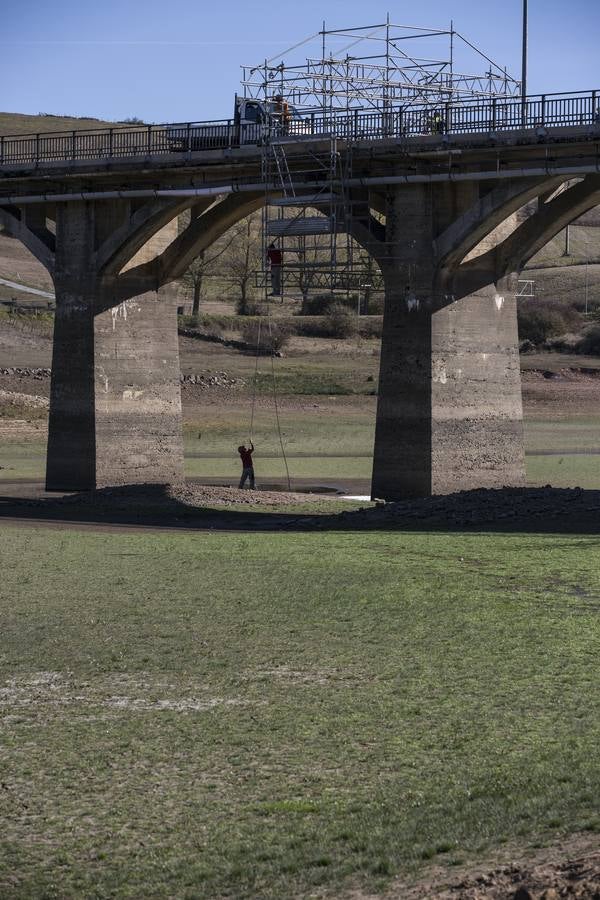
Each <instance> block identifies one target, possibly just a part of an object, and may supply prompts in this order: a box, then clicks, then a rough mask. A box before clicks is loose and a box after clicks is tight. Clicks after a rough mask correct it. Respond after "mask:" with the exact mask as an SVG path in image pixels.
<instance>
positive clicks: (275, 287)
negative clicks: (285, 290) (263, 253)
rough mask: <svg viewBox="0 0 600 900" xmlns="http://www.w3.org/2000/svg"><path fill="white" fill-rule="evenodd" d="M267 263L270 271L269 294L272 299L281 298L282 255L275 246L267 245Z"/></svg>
mask: <svg viewBox="0 0 600 900" xmlns="http://www.w3.org/2000/svg"><path fill="white" fill-rule="evenodd" d="M267 263H268V265H269V268H270V270H271V293H272V295H273V297H281V271H282V268H283V253H282V252H281V250H280V249H279V248H278V247H276V246H275V244H269V247H268V249H267Z"/></svg>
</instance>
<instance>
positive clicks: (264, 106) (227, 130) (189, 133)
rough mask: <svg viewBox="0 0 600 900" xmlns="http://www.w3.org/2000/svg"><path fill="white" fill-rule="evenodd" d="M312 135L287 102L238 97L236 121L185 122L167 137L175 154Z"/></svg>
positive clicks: (174, 127)
mask: <svg viewBox="0 0 600 900" xmlns="http://www.w3.org/2000/svg"><path fill="white" fill-rule="evenodd" d="M267 128H269V129H270V134H271V135H273V134H275V135H281V136H283V135H286V134H288V133H293V134H306V133H309V128H310V126H309V123H308V122H307V121H306V120H303V119H300V118H298V117H297V113H296V110H295V109H293V107H291V106H290V105H288V104H287V103H286V102H285V101H284V100H282V99H278V98H276V97H273V99H272V100H253V99H250V98H247V97H238V96H237V94H236V98H235V107H234V115H233V119H229V120H228V121H226V122H224V121H220V122H186V123H185V124H183V125H169V126H168V128H167V129H166V137H167V141H168V143H169V147H170V149H171V150H174V151H179V152H181V151H184V152H185V151H188V150H192V151H193V150H211V149H219V148H226V147H242V146H245V145H247V144H254V145H256V144H260V143H261V142H262V141H263V139H264V137H265V134H266V131H267Z"/></svg>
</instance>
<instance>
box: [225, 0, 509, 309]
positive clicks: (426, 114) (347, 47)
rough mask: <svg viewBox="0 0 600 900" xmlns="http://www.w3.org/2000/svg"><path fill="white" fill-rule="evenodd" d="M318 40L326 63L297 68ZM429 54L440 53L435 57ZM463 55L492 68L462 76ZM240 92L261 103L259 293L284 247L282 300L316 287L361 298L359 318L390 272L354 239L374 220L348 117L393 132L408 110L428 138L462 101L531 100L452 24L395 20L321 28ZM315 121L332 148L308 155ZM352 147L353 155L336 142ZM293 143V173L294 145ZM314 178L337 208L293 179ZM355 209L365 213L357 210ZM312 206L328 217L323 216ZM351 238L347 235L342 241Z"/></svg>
mask: <svg viewBox="0 0 600 900" xmlns="http://www.w3.org/2000/svg"><path fill="white" fill-rule="evenodd" d="M315 42H318V43H319V45H320V56H319V57H318V58H317V57H314V56H308V57H306V58H305V59H304V60H303V61H298V60H297V58H296V57H297V53H298V51H300V50H301V49H302V48H306V45H307V44H310V43H313V44H314V43H315ZM340 45H342V46H340ZM429 47H433V49H432V50H429V49H428V48H429ZM459 47H460V48H461V49H460V53H458V52H457V51H458V49H459ZM419 48H424V49H423V50H421V49H419ZM438 49H439V52H438ZM429 52H431V53H435V54H436V55H435V56H431V55H426V53H429ZM461 55H462V56H470V57H473V58H474V59H475V60H477V61H478V63H480V62H481V61H484V62H485V64H486V66H487V71H485V72H483V73H480V74H469V73H468V72H464V71H462V72H461V71H459V70H458V68H457V61H458V57H459V56H461ZM462 56H461V62H462ZM288 59H290V60H291V61H290V62H286V61H285V60H288ZM241 85H242V91H243V97H244V99H249V100H254V101H259V102H261V103H262V104H263V122H262V137H261V146H262V174H263V178H264V183H265V185H269V186H270V187H267V188H266V193H265V206H264V213H263V217H262V223H263V228H262V232H263V260H264V261H263V268H262V271H261V272H259V273H257V286H259V287H262V288H263V289H264V298H265V300H266V301H267V302H268V301H269V299H270V294H269V281H270V279H269V274H268V264H267V249H268V245H269V243H271V242H272V241H276V242H277V244H278V246H279V249H280V250H281V251H282V252H283V255H284V265H283V269H282V271H281V276H282V278H281V282H282V283H281V291H282V298H283V295H284V294H285V292H286V290H290V291H295V292H296V293H297V294H298V293H300V294H301V295H302V298H303V299H304V298H305V297H306V296H307V294H308V293H309V292H310V291H312V290H320V291H324V290H326V291H327V292H328V293H329V295H330V296H339V295H340V294H342V295H343V294H345V296H346V300H347V301H348V300H349V299H350V296H351V293H354V292H356V293H357V296H358V302H357V310H358V311H359V312H360V308H361V293H365V294H366V293H367V292H370V291H371V290H378V289H379V287H380V284H381V277H380V276H377V274H376V273H374V272H373V268H374V265H373V262H372V261H371V260H369V261H368V262H367V263H365V259H364V255H363V253H362V252H361V251H359V249H358V245H357V244H356V242H355V241H354V239H353V238H352V219H353V217H355V216H357V215H358V216H359V217H360V219H361V220H362V221H363V222H368V223H370V222H371V217H370V210H369V205H368V200H367V201H364V200H361V201H357V200H356V198H355V197H354V196H352V194H351V192H350V190H349V189H348V187H347V184H346V183H347V181H348V179H349V178H351V177H352V164H353V163H352V161H353V140H355V139H356V137H354V138H352V136H351V133H350V136H349V132H348V128H347V123H348V122H349V121H350V119H349V114H350V113H352V116H353V117H354V116H356V115H358V114H360V112H361V111H362V112H367V113H376V114H379V115H380V116H381V121H382V123H383V125H384V128H385V127H386V123H388V122H392V120H393V117H394V115H397V114H400V116H402V115H403V114H404V112H405V111H409V110H410V111H411V112H410V113H409V115H412V116H413V117H414V116H417V117H418V119H419V121H420V122H421V123H422V128H423V130H424V132H430V133H432V132H433V133H435V132H437V133H443V131H444V122H446V121H447V119H448V108H449V107H451V106H453V105H454V104H459V103H464V102H465V101H473V100H474V101H480V102H481V103H488V104H489V103H490V102H495V100H497V99H507V98H509V99H510V98H515V97H519V96H520V93H521V84H520V82H519V81H517V80H516V79H515V78H513V77H512V76H511V75H509V73H508V71H507V69H506V68H503V67H501V66H500V65H498V64H497V63H495V62H494V61H493V60H492V59H491V58H490V57H489V56H487V55H486V54H485V53H484V52H483V51H482V50H480V49H479V48H478V47H477V46H476V45H475V44H473V43H472V42H471V41H469V40H468V39H467V38H466V37H465V36H464V35H462V34H461V33H460V32H458V31H457V30H456V29H455V28H454V23H453V22H451V23H450V27H449V28H444V29H440V28H424V27H421V26H412V25H396V24H393V23H392V22H391V21H390V16H389V14H388V15H387V17H386V21H385V22H383V23H379V24H375V25H360V26H358V27H351V28H341V29H340V28H336V29H327V27H326V23H325V22H323V27H322V29H321V30H320V31H319V32H317V33H316V34H313V35H310V36H309V37H308V38H306V39H305V40H303V41H301V42H300V43H298V44H295V45H294V46H293V47H290V48H289V50H287V51H285V52H284V53H283V54H278V55H277V57H273V58H271V59H265V61H264V62H263V63H261V64H260V65H256V66H242V82H241ZM315 116H319V117H322V120H323V122H324V123H325V124H326V126H327V127H326V128H325V129H324V130H323V132H322V137H323V144H324V145H325V144H327V143H329V148H328V149H326V148H325V147H323V149H322V150H321V151H319V152H316V151H314V150H309V149H308V147H306V149H305V150H302V149H299V148H302V140H303V138H304V137H305V130H306V124H305V123H303V118H305V121H306V122H308V121H309V120H310V119H312V120H314V118H315ZM310 131H311V133H312V129H310ZM342 143H343V154H342V153H341V152H340V150H339V147H338V144H342ZM292 147H293V148H294V157H293V165H292V166H291V167H290V165H288V159H287V153H286V149H287V150H288V151H289V150H290V149H291V148H292ZM303 154H304V158H302V155H303ZM319 154H320V155H319ZM290 158H291V157H290ZM315 172H318V173H319V177H316V176H315ZM312 180H314V181H315V182H318V183H320V185H321V187H320V188H319V190H318V191H317V193H319V191H321V192H323V193H325V194H327V195H328V197H329V200H328V204H327V203H325V204H324V203H319V202H315V203H314V204H312V205H311V203H310V202H309V201H310V198H307V197H298V196H296V190H295V184H294V183H295V182H296V183H298V184H299V183H300V182H302V183H307V182H308V183H310V182H311V181H312ZM357 202H358V203H359V205H360V206H361V207H362V206H365V205H366V209H362V208H361V209H360V210H359V211H357ZM288 208H290V209H294V208H296V210H297V212H296V213H295V214H293V215H292V217H291V218H286V209H288ZM273 209H276V210H277V218H276V219H273V218H272V214H273V213H272V211H273ZM313 209H316V210H317V212H319V213H320V214H321V216H322V218H321V219H320V220H319V221H317V217H316V216H315V213H314V212H313ZM369 227H370V226H369ZM341 235H345V240H343V241H341V240H340V236H341ZM365 299H366V298H365Z"/></svg>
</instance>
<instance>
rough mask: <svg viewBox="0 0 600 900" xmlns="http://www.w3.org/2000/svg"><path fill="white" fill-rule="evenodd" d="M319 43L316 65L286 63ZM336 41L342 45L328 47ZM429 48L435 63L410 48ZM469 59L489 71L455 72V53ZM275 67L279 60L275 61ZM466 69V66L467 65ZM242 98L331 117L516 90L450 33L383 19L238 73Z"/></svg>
mask: <svg viewBox="0 0 600 900" xmlns="http://www.w3.org/2000/svg"><path fill="white" fill-rule="evenodd" d="M317 40H318V41H319V42H320V49H321V55H320V58H316V57H310V56H309V57H307V58H305V59H304V60H302V61H295V60H294V59H292V61H291V62H290V63H288V62H286V61H285V60H286V59H288V58H289V57H290V54H294V53H295V52H296V51H297V50H299V49H300V48H301V47H303V46H305V45H306V44H310V43H314V42H315V41H317ZM340 42H343V43H344V46H341V47H340V46H333V45H336V44H338V43H340ZM423 42H430V43H431V42H433V44H434V47H435V48H437V47H438V46H439V48H440V53H439V55H438V56H436V57H430V56H424V55H418V54H419V51H418V50H417V52H412V48H413V47H417V48H418V47H420V46H423ZM459 47H460V48H461V49H462V50H463V51H466V52H467V55H468V56H469V57H472V58H473V59H474V60H476V61H477V63H478V64H480V63H481V62H484V63H485V64H486V65H487V67H488V68H487V71H485V72H481V73H479V74H472V73H469V72H460V71H458V70H457V67H456V62H457V49H458V48H459ZM277 60H279V61H277ZM469 62H470V59H469ZM241 84H242V89H243V96H244V97H245V98H247V99H254V100H263V101H268V99H269V98H270V97H273V96H280V97H282V98H283V100H284V101H285V102H286V103H287V104H288V105H289V106H290V107H291V109H292V111H293V113H294V112H295V113H297V114H299V115H303V114H308V113H321V114H323V115H327V114H332V113H335V112H336V111H340V112H341V111H350V110H366V111H368V110H377V111H382V112H389V111H391V110H393V109H396V108H398V107H402V108H404V107H406V106H413V105H417V104H418V105H421V104H424V105H435V106H439V105H440V104H447V103H455V102H464V101H465V100H474V99H480V100H488V101H489V100H493V99H494V98H504V99H506V98H511V97H518V96H520V94H521V83H520V82H519V81H518V80H517V79H515V78H513V77H512V76H511V75H509V73H508V71H507V69H506V68H505V67H502V66H500V65H499V64H498V63H496V62H494V60H492V59H491V58H490V57H489V56H488V55H487V54H485V53H484V52H483V51H482V50H481V49H480V48H478V47H477V46H476V45H475V44H474V43H473V42H472V41H470V40H468V38H466V37H465V36H464V35H463V34H461V33H460V32H459V31H457V30H456V29H455V28H454V23H453V22H451V23H450V27H449V28H445V29H439V28H423V27H421V26H414V25H396V24H394V23H392V22H391V21H390V17H389V14H388V16H387V19H386V21H385V22H383V23H379V24H375V25H360V26H358V27H353V28H335V29H327V28H326V23H325V22H323V27H322V29H321V30H320V31H319V32H317V33H316V34H313V35H310V36H309V37H308V38H306V39H305V40H303V41H301V42H300V43H298V44H295V45H294V46H293V47H290V48H289V49H288V50H286V51H284V52H283V53H282V54H278V55H277V56H276V57H272V58H271V59H265V60H264V62H262V63H260V64H259V65H254V66H248V65H243V66H242V82H241Z"/></svg>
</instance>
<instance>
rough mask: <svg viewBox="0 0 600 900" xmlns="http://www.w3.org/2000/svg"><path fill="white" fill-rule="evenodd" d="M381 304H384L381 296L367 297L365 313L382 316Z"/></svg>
mask: <svg viewBox="0 0 600 900" xmlns="http://www.w3.org/2000/svg"><path fill="white" fill-rule="evenodd" d="M383 306H384V298H383V297H369V300H368V302H367V309H366V314H367V315H368V316H382V315H383Z"/></svg>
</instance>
